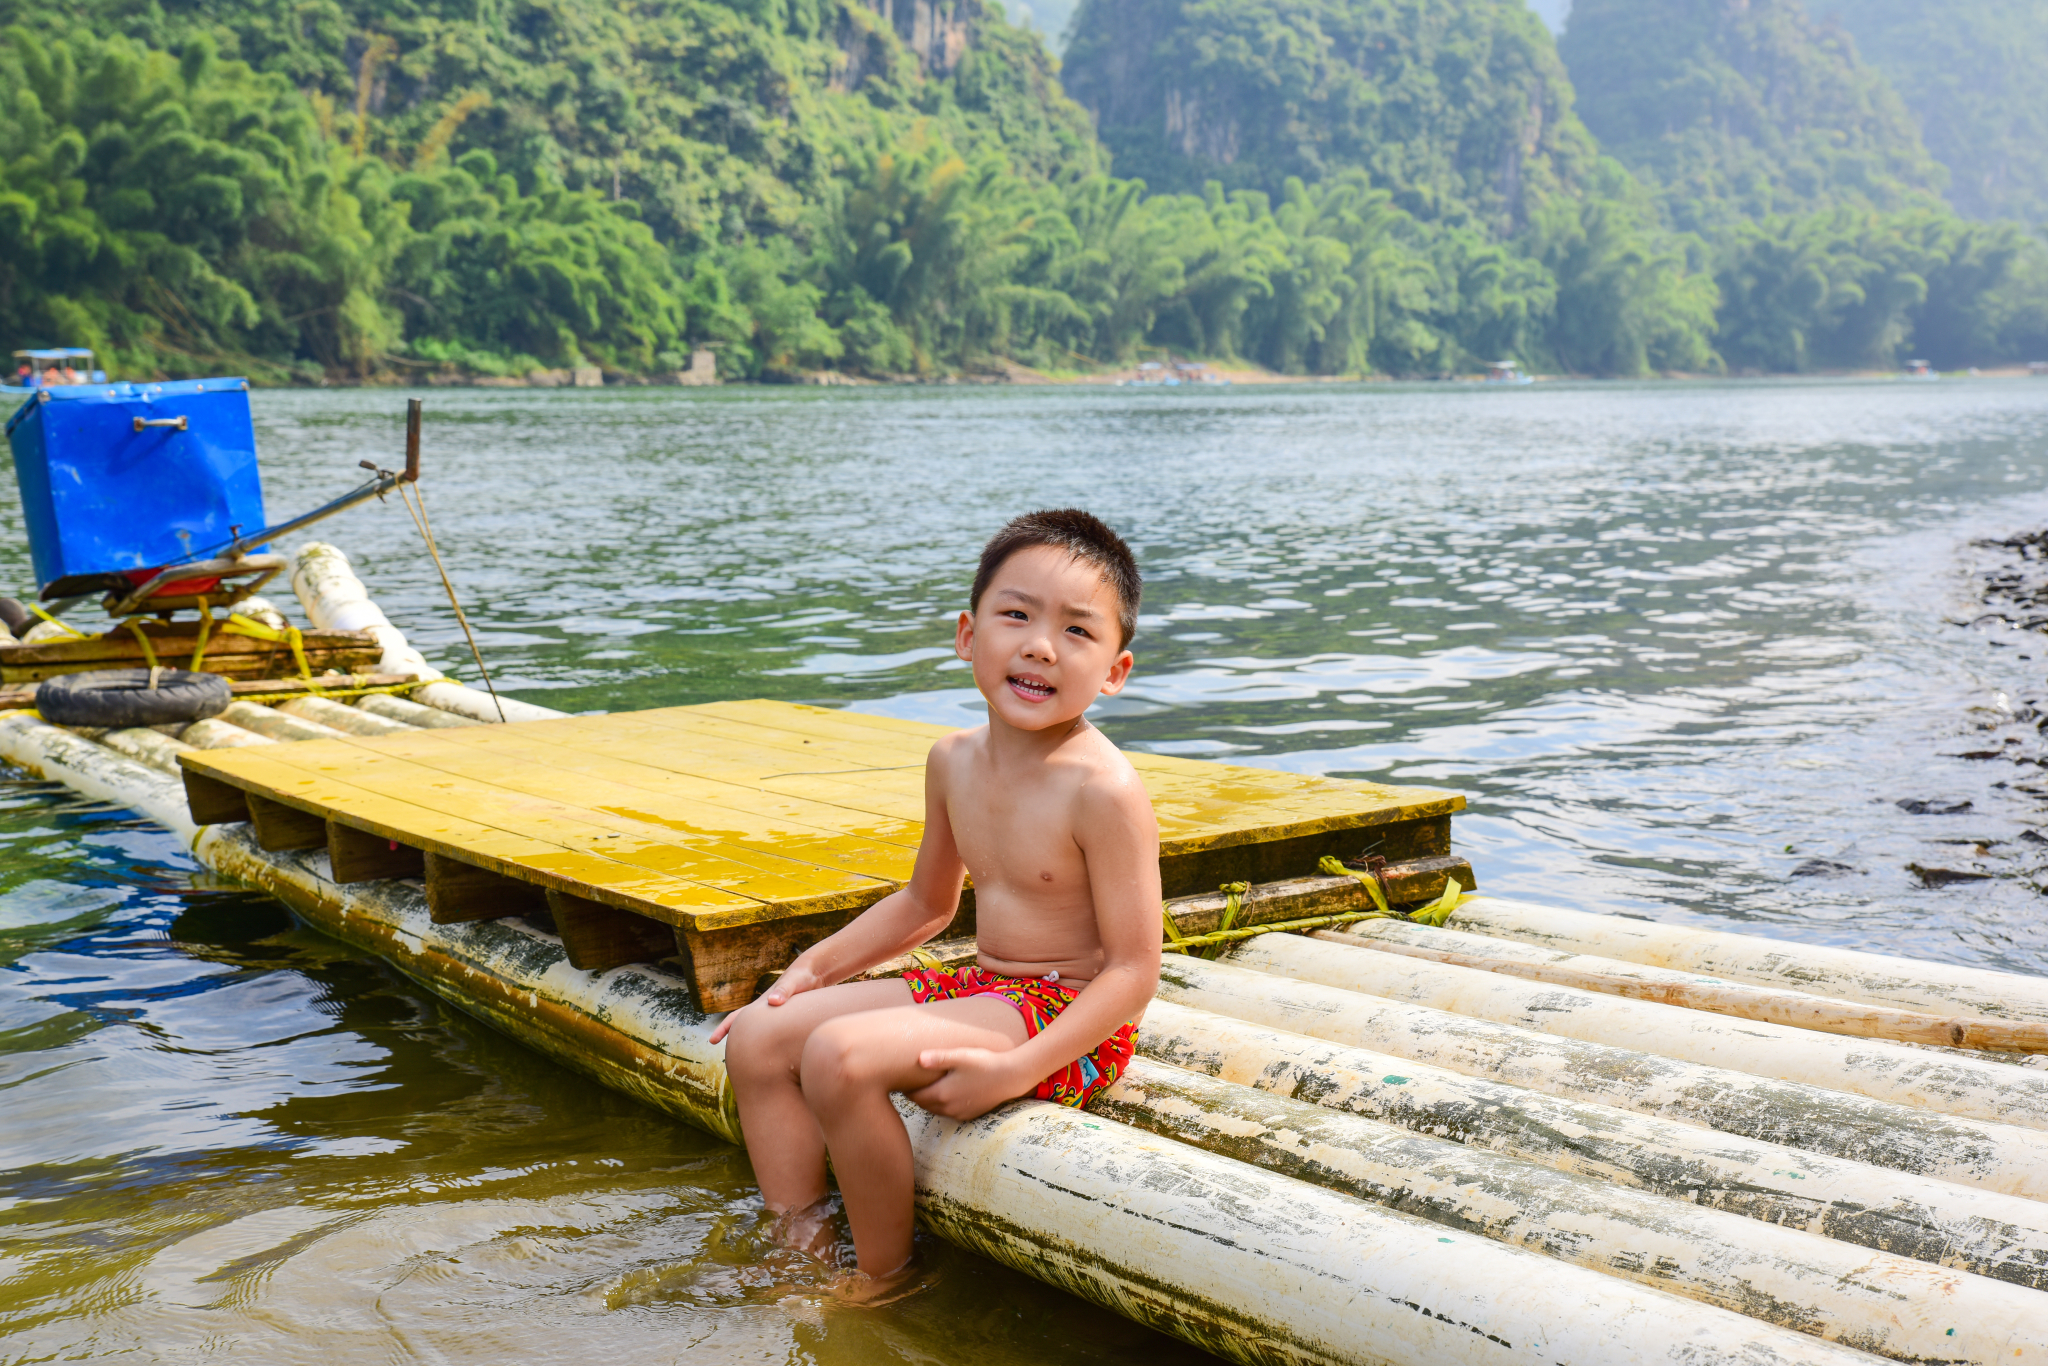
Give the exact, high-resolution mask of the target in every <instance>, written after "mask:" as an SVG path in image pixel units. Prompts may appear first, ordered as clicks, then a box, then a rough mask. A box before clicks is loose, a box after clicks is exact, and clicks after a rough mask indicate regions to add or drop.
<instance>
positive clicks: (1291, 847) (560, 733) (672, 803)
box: [180, 702, 1464, 1009]
mask: <svg viewBox="0 0 2048 1366" xmlns="http://www.w3.org/2000/svg"><path fill="white" fill-rule="evenodd" d="M944 733H945V730H944V728H942V727H938V726H930V725H922V724H918V723H915V722H909V721H898V720H893V719H891V718H887V717H877V716H866V715H861V714H858V713H852V712H843V711H833V710H829V709H825V708H820V707H806V706H797V705H792V704H789V703H779V702H724V703H713V704H710V705H707V706H697V707H672V708H666V709H662V710H656V711H647V712H631V713H622V714H619V715H613V716H594V717H564V718H561V719H559V720H550V721H536V722H527V723H523V724H520V725H517V726H476V727H469V728H464V729H453V730H420V731H412V732H408V733H405V734H398V735H386V736H348V737H346V738H341V739H332V740H313V741H305V742H300V743H295V744H290V745H266V746H262V747H259V748H250V749H243V750H199V751H191V752H187V753H185V754H183V755H181V756H180V762H181V763H182V764H183V765H184V767H185V773H186V785H187V789H188V792H189V794H190V796H191V804H192V809H193V815H194V819H195V820H198V821H200V822H201V823H219V822H223V821H232V820H243V819H251V818H252V817H253V818H254V819H255V821H256V824H257V827H258V837H259V839H263V840H265V841H266V847H267V846H268V842H269V841H273V840H274V841H276V842H278V847H308V846H310V845H312V844H316V843H320V842H322V839H323V838H324V842H325V843H326V844H327V846H328V849H329V855H330V858H331V860H332V861H333V864H334V867H335V869H336V873H337V876H343V877H347V878H351V879H352V878H356V877H371V876H377V875H380V874H381V875H384V876H393V875H406V874H407V873H414V874H415V875H416V874H417V871H419V870H423V871H424V875H425V876H426V878H427V881H428V884H429V900H430V901H433V902H435V903H437V904H436V907H435V914H436V917H437V918H444V917H445V918H447V919H457V918H460V919H471V918H482V917H487V916H490V915H493V914H501V915H513V914H535V913H538V910H539V903H538V902H537V901H536V899H535V898H534V897H533V896H532V895H520V894H518V893H517V887H516V886H514V885H511V884H517V886H525V887H530V888H534V889H539V890H540V891H543V892H545V894H546V897H547V901H548V903H549V905H550V906H551V907H552V913H553V915H554V919H555V922H556V926H557V929H558V930H559V931H560V932H561V933H562V935H563V938H564V942H569V941H571V940H573V941H575V944H576V952H575V954H574V957H575V958H576V959H578V960H579V961H580V962H581V963H583V964H587V965H589V966H590V967H592V968H598V967H601V966H613V965H616V964H617V963H620V962H626V961H632V958H633V957H634V956H638V957H643V958H644V957H648V956H667V955H669V954H672V953H680V954H682V955H684V956H686V957H687V958H688V959H689V960H690V962H691V964H692V971H693V976H694V977H695V978H696V980H697V985H698V990H699V992H700V994H701V995H702V997H703V999H704V1003H705V1005H706V1006H707V1007H708V1008H711V1009H725V1008H729V1007H730V1006H732V1005H737V1004H739V1003H741V1002H743V1001H745V1000H747V999H749V998H750V997H751V996H752V994H753V992H754V989H755V987H756V984H757V982H758V980H759V978H760V977H761V975H762V974H764V973H767V972H771V971H773V970H774V969H775V968H777V967H779V966H781V965H782V964H783V963H786V962H787V961H788V960H789V958H790V956H791V955H792V954H793V953H795V952H797V951H800V950H801V949H802V948H803V947H804V946H805V945H807V944H809V943H813V942H815V941H816V940H817V939H818V938H820V937H822V936H823V935H825V934H829V933H830V932H831V931H832V930H834V929H836V928H837V927H839V926H840V925H843V924H844V923H846V921H847V919H849V918H850V917H851V916H853V915H855V914H858V913H859V912H860V911H861V910H862V909H864V908H865V907H867V906H870V905H872V904H873V903H874V902H876V901H878V900H880V899H881V898H882V897H884V896H886V895H887V894H888V893H889V892H891V891H893V890H894V889H895V888H897V887H899V886H901V885H902V884H903V883H904V881H905V880H907V879H908V878H909V876H910V870H911V866H912V863H913V862H914V860H915V858H916V852H917V845H918V842H919V840H920V838H921V837H922V832H923V817H924V797H923V788H924V773H923V769H924V759H925V753H926V751H927V750H928V749H929V748H930V746H931V743H932V741H933V740H934V739H936V738H937V737H938V736H940V735H942V734H944ZM1131 757H1132V761H1133V762H1134V763H1135V764H1136V765H1137V766H1138V768H1139V771H1140V772H1141V774H1142V775H1143V777H1144V779H1145V784H1146V787H1147V789H1148V790H1149V791H1150V792H1151V794H1152V797H1153V804H1154V806H1155V808H1156V809H1157V810H1158V812H1159V818H1160V833H1161V851H1160V853H1161V857H1160V871H1161V874H1162V878H1163V881H1164V883H1165V891H1166V894H1167V895H1168V896H1181V895H1186V894H1189V893H1192V892H1200V891H1208V890H1212V889H1213V888H1214V887H1215V886H1216V885H1217V884H1218V883H1220V882H1224V881H1233V880H1248V881H1271V880H1274V879H1275V878H1279V877H1288V876H1301V875H1303V874H1307V873H1310V872H1312V871H1313V870H1314V868H1315V864H1316V861H1317V859H1319V858H1320V857H1321V856H1322V855H1324V854H1339V855H1343V856H1347V857H1348V856H1353V855H1356V854H1359V853H1362V852H1366V851H1368V850H1370V851H1371V852H1375V853H1382V854H1385V855H1386V856H1388V857H1389V858H1392V859H1395V860H1401V859H1412V858H1419V857H1429V856H1433V855H1442V854H1445V853H1448V852H1449V846H1450V815H1451V813H1452V812H1453V811H1456V810H1458V809H1459V808H1461V807H1462V806H1463V805H1464V799H1463V798H1461V797H1459V796H1457V795H1455V794H1453V793H1448V792H1439V791H1432V790H1427V789H1420V788H1399V787H1385V786H1381V785H1378V784H1374V783H1359V782H1345V781H1340V780H1335V779H1328V778H1316V777H1305V776H1302V775H1299V774H1291V773H1281V772H1275V771H1271V770H1265V769H1249V768H1238V767H1233V766H1229V765H1224V764H1213V763H1203V762H1198V761H1194V760H1186V759H1175V758H1167V757H1163V756H1159V755H1149V754H1134V755H1132V756H1131ZM322 831H324V832H325V834H324V837H322V836H319V833H318V832H322ZM465 867H467V868H473V869H475V870H476V873H475V874H474V875H465V874H463V873H462V871H461V870H462V869H463V868H465ZM386 870H389V871H386ZM507 880H509V883H508V881H507ZM618 912H624V913H627V914H628V915H629V916H630V917H633V919H630V920H621V919H619V918H618V915H617V914H616V913H618ZM650 922H651V923H650ZM972 929H973V922H972V911H971V907H970V908H969V909H967V910H966V911H964V912H963V916H962V918H961V920H960V921H959V922H957V923H956V926H955V928H954V932H957V933H972ZM621 955H628V956H627V957H621Z"/></svg>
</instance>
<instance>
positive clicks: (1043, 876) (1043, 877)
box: [1038, 873, 1052, 882]
mask: <svg viewBox="0 0 2048 1366" xmlns="http://www.w3.org/2000/svg"><path fill="white" fill-rule="evenodd" d="M1038 880H1039V881H1040V882H1051V881H1052V874H1051V873H1040V874H1039V875H1038Z"/></svg>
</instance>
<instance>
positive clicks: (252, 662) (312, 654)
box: [0, 621, 383, 684]
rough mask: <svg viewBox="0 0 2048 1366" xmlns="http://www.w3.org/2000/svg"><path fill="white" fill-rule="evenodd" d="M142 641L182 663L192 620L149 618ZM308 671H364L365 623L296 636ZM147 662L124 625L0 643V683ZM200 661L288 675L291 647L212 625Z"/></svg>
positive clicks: (369, 664) (262, 674) (239, 674)
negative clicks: (93, 632)
mask: <svg viewBox="0 0 2048 1366" xmlns="http://www.w3.org/2000/svg"><path fill="white" fill-rule="evenodd" d="M143 629H144V630H145V631H147V632H148V634H149V647H150V649H151V650H154V651H155V652H156V657H157V662H158V663H159V664H162V665H164V666H165V667H166V668H172V669H188V668H190V667H191V666H192V654H193V651H194V650H195V649H196V648H197V647H198V644H199V635H198V632H199V626H198V623H197V622H190V621H183V622H175V623H172V624H170V625H168V626H166V625H165V624H164V623H162V622H155V621H152V622H149V623H148V624H147V625H145V626H144V628H143ZM301 640H302V643H303V644H304V646H305V650H306V663H307V664H308V666H310V667H311V668H312V670H313V672H314V673H316V674H318V673H327V672H330V671H333V672H339V673H344V674H346V673H365V672H368V671H370V670H373V669H375V668H376V667H377V661H378V660H379V659H381V658H382V657H383V647H382V646H380V645H379V644H378V643H377V638H376V637H375V636H373V635H371V634H370V633H369V632H368V631H306V632H305V633H304V634H303V635H302V637H301ZM147 662H148V660H147V657H146V656H145V655H144V653H143V649H142V642H141V641H139V640H137V639H136V638H135V633H134V632H133V631H130V630H128V629H127V628H126V627H119V626H117V627H115V628H114V629H113V630H111V631H108V632H106V633H105V634H103V635H97V636H85V637H83V638H79V639H69V638H67V639H64V640H41V641H37V642H36V643H35V644H33V645H19V644H0V684H9V683H12V684H23V683H39V682H41V681H42V680H43V679H45V678H55V677H56V676H57V675H59V674H74V673H84V672H85V671H87V670H89V669H133V668H137V667H140V666H142V665H143V664H146V663H147ZM201 667H202V668H203V669H204V670H205V671H206V672H207V673H216V674H223V675H226V676H227V677H229V678H276V677H278V676H279V675H296V674H297V673H298V670H299V665H298V661H297V660H296V659H294V658H293V657H292V652H291V647H290V646H287V645H283V644H279V643H277V642H274V641H268V640H257V639H255V638H253V637H251V636H242V635H234V634H231V633H228V632H224V631H219V630H216V631H214V632H212V633H211V634H210V635H209V636H208V637H207V641H206V654H205V656H204V658H203V660H202V662H201Z"/></svg>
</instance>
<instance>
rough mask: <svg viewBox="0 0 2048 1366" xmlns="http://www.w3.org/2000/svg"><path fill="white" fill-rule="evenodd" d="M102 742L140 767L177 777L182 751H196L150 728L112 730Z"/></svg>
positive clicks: (138, 727) (102, 737) (103, 737)
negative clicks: (180, 751)
mask: <svg viewBox="0 0 2048 1366" xmlns="http://www.w3.org/2000/svg"><path fill="white" fill-rule="evenodd" d="M100 743H101V744H103V745H105V746H106V747H107V748H108V749H111V750H113V751H114V753H116V754H123V755H126V756H127V757H128V758H130V759H133V760H135V762H137V763H138V764H148V765H149V766H150V767H151V768H153V769H156V770H157V771H158V772H160V773H168V774H171V775H172V776H174V777H175V776H176V775H177V774H178V772H179V769H178V751H179V750H181V749H191V748H192V746H191V745H188V744H186V743H185V742H184V741H182V740H173V739H172V738H171V737H170V736H168V735H166V734H164V733H163V732H162V731H160V730H151V729H150V728H149V727H147V726H135V727H131V728H130V729H127V730H110V731H108V732H107V733H106V734H105V735H102V736H101V737H100ZM181 781H182V779H181Z"/></svg>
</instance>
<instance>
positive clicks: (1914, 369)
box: [1906, 360, 1941, 379]
mask: <svg viewBox="0 0 2048 1366" xmlns="http://www.w3.org/2000/svg"><path fill="white" fill-rule="evenodd" d="M1906 378H1907V379H1940V378H1941V376H1940V375H1937V374H1935V373H1934V367H1933V366H1932V365H1930V364H1929V363H1927V362H1926V361H1924V360H1909V361H1907V362H1906Z"/></svg>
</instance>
